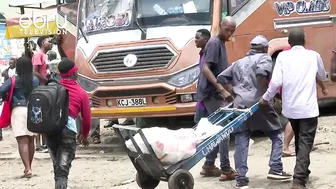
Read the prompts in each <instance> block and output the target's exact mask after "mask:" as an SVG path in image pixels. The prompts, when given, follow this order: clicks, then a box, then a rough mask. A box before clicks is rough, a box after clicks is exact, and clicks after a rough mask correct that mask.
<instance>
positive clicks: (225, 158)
mask: <svg viewBox="0 0 336 189" xmlns="http://www.w3.org/2000/svg"><path fill="white" fill-rule="evenodd" d="M203 104H204V105H205V107H206V110H207V112H208V113H209V114H212V113H213V112H215V111H216V110H217V109H219V108H220V107H222V106H225V105H226V103H225V101H224V100H223V99H220V98H219V97H215V96H213V97H210V98H209V99H205V100H203ZM229 141H230V137H228V138H227V139H226V140H223V141H222V142H221V143H220V144H219V145H218V146H217V147H216V148H214V150H213V151H212V152H210V153H209V154H208V155H207V156H206V157H205V164H204V165H205V166H213V165H215V161H216V158H217V154H218V152H219V154H220V167H221V169H222V170H223V171H226V172H227V171H230V170H231V166H230V159H229Z"/></svg>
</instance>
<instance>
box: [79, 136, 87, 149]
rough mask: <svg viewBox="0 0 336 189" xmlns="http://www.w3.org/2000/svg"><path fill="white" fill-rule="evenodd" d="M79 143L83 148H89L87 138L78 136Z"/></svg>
mask: <svg viewBox="0 0 336 189" xmlns="http://www.w3.org/2000/svg"><path fill="white" fill-rule="evenodd" d="M79 143H80V144H81V145H83V146H84V147H88V146H89V141H88V139H87V138H85V137H83V136H80V139H79Z"/></svg>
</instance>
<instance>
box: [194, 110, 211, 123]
mask: <svg viewBox="0 0 336 189" xmlns="http://www.w3.org/2000/svg"><path fill="white" fill-rule="evenodd" d="M207 116H208V112H207V110H205V109H200V108H197V109H196V112H195V116H194V122H195V123H196V124H197V123H198V122H199V121H200V120H201V119H202V118H204V117H207Z"/></svg>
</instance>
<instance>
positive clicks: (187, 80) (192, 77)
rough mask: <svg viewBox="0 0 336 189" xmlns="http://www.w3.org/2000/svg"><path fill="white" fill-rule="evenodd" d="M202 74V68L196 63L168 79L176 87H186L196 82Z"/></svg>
mask: <svg viewBox="0 0 336 189" xmlns="http://www.w3.org/2000/svg"><path fill="white" fill-rule="evenodd" d="M199 74H200V68H199V66H198V65H195V66H193V67H191V68H189V69H187V70H184V71H182V72H179V73H177V74H175V75H173V76H171V77H170V78H169V79H168V83H169V84H171V85H174V86H175V87H184V86H186V85H189V84H191V83H193V82H195V81H196V80H197V79H198V76H199Z"/></svg>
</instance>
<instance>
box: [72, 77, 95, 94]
mask: <svg viewBox="0 0 336 189" xmlns="http://www.w3.org/2000/svg"><path fill="white" fill-rule="evenodd" d="M77 82H78V84H79V85H80V86H82V87H83V89H84V90H85V91H86V92H92V91H94V90H95V89H97V88H98V87H99V85H98V84H97V83H96V82H94V81H92V80H90V79H87V78H85V77H83V76H81V75H78V78H77Z"/></svg>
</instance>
